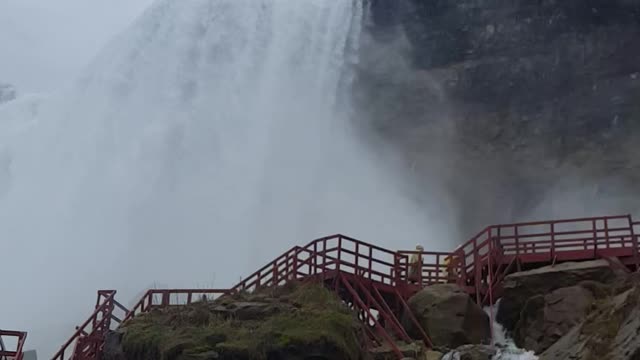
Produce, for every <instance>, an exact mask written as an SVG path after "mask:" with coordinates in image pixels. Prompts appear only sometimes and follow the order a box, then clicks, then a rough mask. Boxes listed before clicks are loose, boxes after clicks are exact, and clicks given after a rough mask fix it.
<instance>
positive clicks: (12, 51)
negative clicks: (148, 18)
mask: <svg viewBox="0 0 640 360" xmlns="http://www.w3.org/2000/svg"><path fill="white" fill-rule="evenodd" d="M152 1H153V0H113V1H102V0H58V1H45V0H2V1H0V44H2V45H1V46H0V82H9V83H12V84H14V85H16V86H17V87H18V88H19V89H20V90H21V91H22V92H26V93H31V92H46V91H53V90H56V89H58V88H59V87H60V86H61V85H62V84H64V83H67V82H69V81H70V80H71V79H73V78H74V77H75V76H77V75H78V73H79V72H80V71H81V69H82V67H83V66H85V65H86V63H87V62H88V61H89V60H90V59H91V58H92V57H93V56H94V55H95V54H96V53H97V52H98V51H99V50H100V48H101V47H102V46H104V44H105V42H106V41H107V40H108V39H109V38H111V37H112V36H114V35H115V34H116V33H118V32H119V31H121V30H123V29H124V28H125V27H126V26H127V25H129V24H130V23H131V22H132V21H133V20H134V19H135V17H137V16H138V15H139V14H140V13H141V12H142V11H143V10H144V8H146V7H147V6H148V5H149V4H151V3H152Z"/></svg>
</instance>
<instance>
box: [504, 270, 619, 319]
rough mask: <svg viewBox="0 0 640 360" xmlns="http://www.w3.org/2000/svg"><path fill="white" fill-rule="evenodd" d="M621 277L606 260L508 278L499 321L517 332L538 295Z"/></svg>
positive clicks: (519, 274)
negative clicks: (526, 309) (524, 312)
mask: <svg viewBox="0 0 640 360" xmlns="http://www.w3.org/2000/svg"><path fill="white" fill-rule="evenodd" d="M620 277H621V274H620V272H618V271H616V270H613V269H612V268H611V267H610V265H609V263H608V262H607V261H606V260H593V261H583V262H566V263H561V264H557V265H551V266H545V267H541V268H537V269H534V270H529V271H522V272H518V273H514V274H510V275H508V276H507V277H506V278H505V280H504V293H503V296H502V300H501V301H500V308H499V309H498V313H497V314H496V320H497V321H498V322H499V323H500V324H502V325H503V326H504V327H505V329H506V330H508V331H513V330H514V329H515V326H516V324H517V323H518V321H519V320H520V310H521V309H522V308H523V307H524V306H525V304H526V302H527V301H528V300H529V298H531V297H532V296H534V295H540V294H548V293H550V292H552V291H554V290H556V289H560V288H565V287H570V286H575V285H578V284H579V283H581V282H583V281H595V282H599V283H604V284H608V283H612V282H614V281H616V280H618V279H619V278H620Z"/></svg>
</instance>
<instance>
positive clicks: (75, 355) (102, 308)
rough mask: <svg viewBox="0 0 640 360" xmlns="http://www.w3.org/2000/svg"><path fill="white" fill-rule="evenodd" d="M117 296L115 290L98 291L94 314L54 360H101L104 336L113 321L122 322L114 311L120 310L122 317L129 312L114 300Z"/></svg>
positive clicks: (77, 328) (79, 327) (79, 328)
mask: <svg viewBox="0 0 640 360" xmlns="http://www.w3.org/2000/svg"><path fill="white" fill-rule="evenodd" d="M115 295H116V291H115V290H100V291H98V299H97V300H96V306H95V310H94V312H93V314H91V316H90V317H89V318H88V319H87V320H86V321H85V322H84V323H83V324H82V325H80V326H77V327H76V331H75V333H74V334H73V335H72V336H71V338H70V339H69V340H67V342H66V343H64V344H63V345H62V346H61V347H60V350H58V352H57V353H56V354H55V355H54V356H53V357H52V360H65V359H73V360H84V359H99V357H100V355H101V353H102V349H103V346H104V336H105V335H106V333H107V332H108V331H109V330H110V329H111V325H112V322H111V320H114V322H115V323H116V324H119V323H120V322H121V321H122V320H121V319H120V318H118V317H117V316H116V315H115V314H114V311H115V310H120V311H121V312H122V314H123V315H122V317H124V315H125V314H126V313H127V312H128V310H127V309H126V308H125V307H124V306H122V304H120V303H119V302H117V301H116V300H115V299H114V297H115Z"/></svg>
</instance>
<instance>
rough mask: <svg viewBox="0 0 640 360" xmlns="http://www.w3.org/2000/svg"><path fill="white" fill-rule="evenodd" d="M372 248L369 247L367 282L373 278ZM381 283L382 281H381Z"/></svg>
mask: <svg viewBox="0 0 640 360" xmlns="http://www.w3.org/2000/svg"><path fill="white" fill-rule="evenodd" d="M372 270H373V248H372V247H371V246H369V280H372V278H373V273H372ZM381 280H382V281H384V279H381Z"/></svg>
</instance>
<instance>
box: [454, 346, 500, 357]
mask: <svg viewBox="0 0 640 360" xmlns="http://www.w3.org/2000/svg"><path fill="white" fill-rule="evenodd" d="M495 355H496V349H495V348H494V347H492V346H489V345H463V346H460V347H459V348H457V349H455V350H453V351H451V352H449V353H448V354H446V355H445V356H443V357H442V360H492V359H494V356H495Z"/></svg>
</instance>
